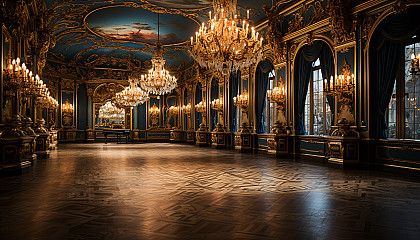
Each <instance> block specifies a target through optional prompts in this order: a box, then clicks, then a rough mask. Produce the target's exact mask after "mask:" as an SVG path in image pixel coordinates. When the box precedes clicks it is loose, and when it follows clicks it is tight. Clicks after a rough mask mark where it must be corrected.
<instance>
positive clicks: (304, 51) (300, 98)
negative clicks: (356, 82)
mask: <svg viewBox="0 0 420 240" xmlns="http://www.w3.org/2000/svg"><path fill="white" fill-rule="evenodd" d="M324 44H325V43H324V42H323V41H315V42H314V44H313V45H305V46H303V47H302V48H301V49H300V50H299V52H298V53H297V56H296V59H295V84H296V85H295V86H296V89H297V100H296V102H297V115H298V116H297V117H298V123H297V127H296V134H306V132H305V127H304V122H303V113H304V110H305V101H306V94H308V86H309V81H310V79H311V74H312V62H314V61H316V60H317V59H318V58H319V57H320V55H321V54H322V53H324V52H323V51H322V50H323V48H324ZM326 47H327V46H325V48H326ZM325 52H327V51H325ZM323 57H324V56H323ZM328 59H329V57H328V55H327V56H325V60H324V61H325V62H328V61H327V60H328ZM320 60H321V59H320ZM321 65H322V62H321ZM330 67H331V66H329V67H328V66H326V67H325V69H324V71H326V74H328V71H330ZM332 68H333V67H332ZM321 71H322V68H321ZM322 74H324V73H322ZM330 106H331V105H330Z"/></svg>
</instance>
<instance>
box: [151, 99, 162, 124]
mask: <svg viewBox="0 0 420 240" xmlns="http://www.w3.org/2000/svg"><path fill="white" fill-rule="evenodd" d="M149 114H150V119H151V120H152V126H157V125H158V123H159V114H160V109H159V108H158V107H156V103H153V107H151V108H149Z"/></svg>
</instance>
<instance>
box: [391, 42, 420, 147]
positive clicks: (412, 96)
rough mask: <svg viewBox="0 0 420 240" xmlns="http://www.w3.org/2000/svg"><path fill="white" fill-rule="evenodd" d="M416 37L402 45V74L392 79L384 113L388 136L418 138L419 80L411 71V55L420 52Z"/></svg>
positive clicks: (419, 117)
mask: <svg viewBox="0 0 420 240" xmlns="http://www.w3.org/2000/svg"><path fill="white" fill-rule="evenodd" d="M416 38H417V36H413V40H414V43H410V44H408V45H406V46H405V47H404V54H403V61H404V62H403V66H404V74H403V75H401V74H400V75H398V74H397V78H396V81H394V87H393V90H392V96H391V100H390V101H389V106H388V109H387V110H388V113H387V114H386V122H387V126H388V129H387V133H388V137H389V138H406V139H420V100H419V99H420V83H419V82H420V81H419V76H418V75H416V73H415V72H412V71H411V68H412V66H411V56H412V55H414V56H417V55H418V54H419V53H420V42H419V41H418V39H417V40H416ZM416 41H417V42H416ZM402 100H403V101H404V102H403V103H402ZM400 116H403V117H400Z"/></svg>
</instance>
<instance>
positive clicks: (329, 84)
mask: <svg viewBox="0 0 420 240" xmlns="http://www.w3.org/2000/svg"><path fill="white" fill-rule="evenodd" d="M355 82H356V81H355V77H354V74H350V65H348V64H347V62H346V61H344V65H343V66H342V67H341V75H338V76H337V75H336V76H335V77H333V76H331V78H330V79H329V81H328V80H327V79H324V92H325V93H326V94H327V95H331V96H335V97H337V98H338V101H339V102H340V113H339V121H338V123H339V124H340V123H346V124H354V123H355V122H354V116H353V114H352V113H351V112H352V104H353V102H354V88H355Z"/></svg>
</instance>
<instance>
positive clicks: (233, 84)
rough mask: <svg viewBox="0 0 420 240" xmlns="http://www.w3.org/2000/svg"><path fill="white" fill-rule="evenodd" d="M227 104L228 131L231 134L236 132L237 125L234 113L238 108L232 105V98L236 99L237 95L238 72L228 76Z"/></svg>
mask: <svg viewBox="0 0 420 240" xmlns="http://www.w3.org/2000/svg"><path fill="white" fill-rule="evenodd" d="M229 83H230V84H229V96H230V99H229V102H230V121H231V122H230V124H231V125H230V129H231V131H232V132H236V131H237V130H238V123H237V119H236V112H237V111H238V108H237V107H236V106H235V105H233V98H234V97H236V96H237V95H238V94H239V89H240V87H239V85H240V83H241V72H240V71H238V72H236V73H233V74H231V75H230V80H229Z"/></svg>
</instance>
